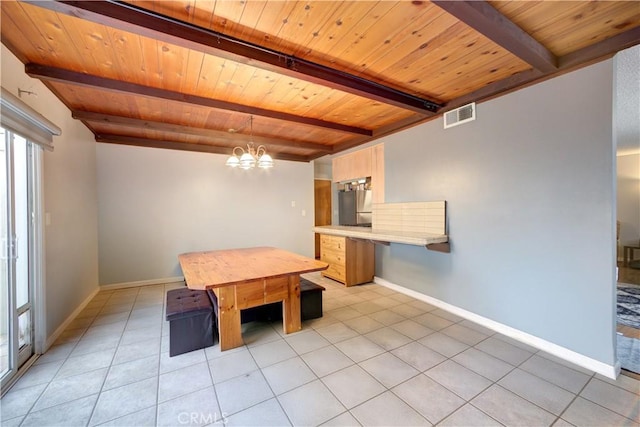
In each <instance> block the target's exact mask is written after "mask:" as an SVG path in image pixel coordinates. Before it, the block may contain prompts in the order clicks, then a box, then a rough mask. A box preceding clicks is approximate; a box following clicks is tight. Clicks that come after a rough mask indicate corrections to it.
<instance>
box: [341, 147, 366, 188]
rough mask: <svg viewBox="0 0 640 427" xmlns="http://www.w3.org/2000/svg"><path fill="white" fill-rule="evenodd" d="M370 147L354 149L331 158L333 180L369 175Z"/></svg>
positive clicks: (346, 179) (345, 179)
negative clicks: (351, 151)
mask: <svg viewBox="0 0 640 427" xmlns="http://www.w3.org/2000/svg"><path fill="white" fill-rule="evenodd" d="M371 163H372V162H371V148H365V149H363V150H358V151H354V152H353V153H349V154H345V155H343V156H340V157H336V158H335V159H333V181H334V182H342V181H348V180H350V179H356V178H364V177H367V176H371Z"/></svg>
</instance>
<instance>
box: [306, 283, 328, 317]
mask: <svg viewBox="0 0 640 427" xmlns="http://www.w3.org/2000/svg"><path fill="white" fill-rule="evenodd" d="M322 291H324V287H322V286H320V285H318V284H317V283H313V282H311V281H309V280H307V279H300V317H302V320H309V319H317V318H318V317H322Z"/></svg>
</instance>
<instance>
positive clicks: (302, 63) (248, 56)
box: [27, 0, 441, 116]
mask: <svg viewBox="0 0 640 427" xmlns="http://www.w3.org/2000/svg"><path fill="white" fill-rule="evenodd" d="M27 2H28V3H31V4H34V5H36V6H40V7H43V8H46V9H49V10H53V11H56V12H59V13H64V14H66V15H70V16H74V17H78V18H81V19H84V20H87V21H91V22H95V23H98V24H102V25H107V26H110V27H114V28H118V29H120V30H123V31H127V32H131V33H134V34H138V35H141V36H145V37H151V38H154V39H157V40H160V41H163V42H166V43H171V44H174V45H176V46H181V47H185V48H188V49H193V50H197V51H200V52H204V53H208V54H212V55H215V56H218V57H221V58H225V59H229V60H232V61H236V62H239V63H242V64H247V65H249V66H253V67H257V68H261V69H265V70H269V71H273V72H276V73H280V74H283V75H286V76H289V77H294V78H297V79H301V80H305V81H309V82H312V83H316V84H319V85H322V86H326V87H330V88H332V89H336V90H340V91H343V92H346V93H350V94H353V95H358V96H362V97H364V98H368V99H373V100H376V101H379V102H382V103H385V104H389V105H394V106H396V107H400V108H403V109H407V110H411V111H414V112H418V113H421V114H424V115H427V116H432V115H434V113H436V112H437V111H438V109H439V108H440V107H441V105H440V103H438V102H436V101H433V100H429V99H425V98H420V97H418V96H415V95H412V94H409V93H405V92H402V91H400V90H397V89H394V88H391V87H388V86H385V85H382V84H380V83H376V82H373V81H370V80H366V79H364V78H362V77H358V76H355V75H352V74H349V73H346V72H343V71H339V70H336V69H333V68H330V67H327V66H324V65H320V64H316V63H313V62H310V61H306V60H303V59H301V58H297V57H294V56H292V55H288V54H286V53H283V52H278V51H275V50H272V49H268V48H265V47H262V46H259V45H256V44H253V43H249V42H246V41H243V40H240V39H237V38H234V37H231V36H228V35H225V34H223V33H220V32H217V31H213V30H210V29H207V28H202V27H199V26H196V25H193V24H191V23H188V22H184V21H180V20H178V19H175V18H171V17H169V16H165V15H162V14H159V13H156V12H153V11H150V10H146V9H143V8H140V7H137V6H134V5H131V4H126V3H122V2H114V1H110V0H108V1H27Z"/></svg>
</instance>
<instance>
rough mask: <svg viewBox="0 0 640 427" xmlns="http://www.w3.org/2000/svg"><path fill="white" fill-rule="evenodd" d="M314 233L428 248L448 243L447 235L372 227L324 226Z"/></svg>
mask: <svg viewBox="0 0 640 427" xmlns="http://www.w3.org/2000/svg"><path fill="white" fill-rule="evenodd" d="M313 231H314V232H316V233H320V234H329V235H333V236H343V237H353V238H356V239H367V240H373V241H379V242H390V243H403V244H405V245H417V246H427V245H433V244H436V243H446V242H448V241H449V236H447V235H446V234H428V233H409V232H401V231H384V230H378V229H375V230H374V229H372V228H370V227H351V226H345V225H322V226H316V227H313Z"/></svg>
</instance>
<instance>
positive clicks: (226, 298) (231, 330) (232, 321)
mask: <svg viewBox="0 0 640 427" xmlns="http://www.w3.org/2000/svg"><path fill="white" fill-rule="evenodd" d="M218 337H219V339H220V350H221V351H224V350H229V349H231V348H236V347H240V346H242V345H244V341H242V329H241V326H240V310H239V309H238V307H237V306H236V289H235V286H225V287H222V288H219V289H218Z"/></svg>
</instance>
